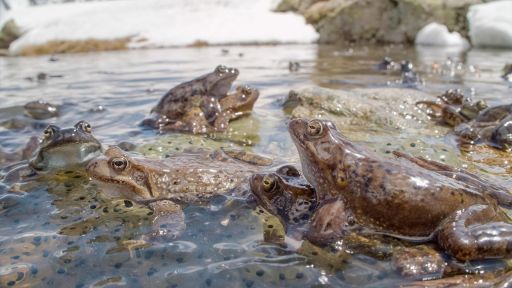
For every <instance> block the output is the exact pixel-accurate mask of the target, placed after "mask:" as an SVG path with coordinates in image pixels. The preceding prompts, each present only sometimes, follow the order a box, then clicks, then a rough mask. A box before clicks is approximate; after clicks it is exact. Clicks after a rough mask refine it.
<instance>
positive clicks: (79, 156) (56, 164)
mask: <svg viewBox="0 0 512 288" xmlns="http://www.w3.org/2000/svg"><path fill="white" fill-rule="evenodd" d="M101 151H102V145H101V143H100V142H99V141H98V139H96V137H94V135H93V134H92V126H91V124H89V123H88V122H86V121H83V120H82V121H78V122H77V123H76V124H75V125H74V126H73V127H72V128H64V129H61V128H60V127H59V126H57V125H48V127H47V128H46V129H45V130H44V131H43V137H42V140H41V143H40V144H39V147H38V149H37V150H36V152H35V156H34V157H33V158H32V159H31V160H30V161H29V166H30V167H31V168H33V169H35V170H37V171H47V170H51V169H58V168H62V167H68V166H73V165H85V164H86V163H87V162H88V161H90V160H91V159H93V158H95V157H97V156H99V155H100V154H101Z"/></svg>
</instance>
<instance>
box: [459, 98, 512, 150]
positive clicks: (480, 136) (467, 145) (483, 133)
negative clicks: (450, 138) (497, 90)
mask: <svg viewBox="0 0 512 288" xmlns="http://www.w3.org/2000/svg"><path fill="white" fill-rule="evenodd" d="M511 121H512V104H506V105H499V106H494V107H490V108H488V109H486V110H484V111H483V112H482V113H480V115H478V117H476V118H475V119H474V120H473V121H471V122H469V123H464V124H461V125H459V126H458V127H456V128H455V134H456V135H457V136H458V137H459V142H460V144H461V146H462V147H463V149H465V150H471V147H472V146H474V145H478V144H485V145H487V146H490V147H494V148H497V149H500V150H503V151H509V150H510V148H511V145H512V122H511Z"/></svg>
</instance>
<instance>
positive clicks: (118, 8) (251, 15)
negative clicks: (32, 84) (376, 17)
mask: <svg viewBox="0 0 512 288" xmlns="http://www.w3.org/2000/svg"><path fill="white" fill-rule="evenodd" d="M275 3H276V1H275V0H258V1H252V0H172V1H165V0H145V1H137V0H123V1H100V2H77V3H66V4H55V5H42V6H30V7H20V8H19V9H13V10H11V11H10V12H9V14H7V15H6V17H4V18H3V19H2V21H3V22H5V21H7V20H8V19H11V18H13V19H14V20H15V21H16V23H17V24H18V25H19V26H20V27H21V28H22V29H23V30H25V31H26V32H27V33H25V34H24V35H23V36H22V37H21V38H19V39H18V40H16V41H15V42H13V43H12V44H11V47H10V48H9V49H10V52H11V53H13V54H16V52H17V51H20V50H21V49H23V48H24V47H27V46H30V45H34V44H44V43H46V42H47V41H51V40H85V39H90V38H95V39H115V38H122V37H127V36H131V37H133V38H132V42H131V44H130V47H133V48H138V47H166V46H184V45H190V44H192V43H193V42H195V41H197V40H201V41H206V42H208V43H209V44H231V43H255V42H259V43H261V42H279V43H295V42H297V43H310V42H313V41H315V40H316V39H317V38H318V34H317V33H316V32H315V31H314V29H313V27H311V26H310V25H307V24H306V23H305V21H304V19H303V18H302V17H301V16H300V15H295V14H292V13H274V12H272V11H271V9H272V8H273V7H274V5H275ZM1 25H2V23H0V26H1Z"/></svg>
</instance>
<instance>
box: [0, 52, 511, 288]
mask: <svg viewBox="0 0 512 288" xmlns="http://www.w3.org/2000/svg"><path fill="white" fill-rule="evenodd" d="M221 49H222V48H221V47H208V48H197V49H196V48H188V49H169V50H140V51H125V52H112V53H91V54H77V55H62V56H60V55H59V56H56V57H55V58H56V59H57V61H49V57H47V56H43V57H27V58H0V99H1V103H0V122H4V121H9V120H11V119H13V118H16V117H18V119H21V120H20V121H22V122H23V121H28V119H26V118H23V117H22V116H20V115H21V114H22V105H23V104H25V103H26V102H28V101H29V100H35V99H43V100H46V101H49V102H52V103H55V104H61V105H63V109H62V113H61V115H60V117H58V118H53V119H50V120H45V121H38V122H33V121H32V122H30V121H29V122H27V123H26V125H25V126H26V127H24V128H20V129H8V128H6V127H3V128H0V143H1V148H2V150H4V151H6V152H8V153H9V152H13V151H15V150H16V149H18V148H19V147H20V146H22V145H24V143H26V142H27V141H28V138H29V137H30V136H32V135H40V133H41V131H42V129H44V127H45V125H47V124H48V123H54V124H56V125H59V126H61V127H69V126H70V125H72V124H74V123H76V122H77V121H79V120H82V119H83V120H87V121H88V122H89V123H91V124H92V126H93V129H94V130H93V131H94V134H95V135H96V136H97V137H98V138H99V140H100V141H101V142H102V143H104V144H105V145H112V144H116V143H119V142H121V141H129V142H132V143H134V144H136V145H138V146H139V148H138V150H139V152H141V153H144V154H148V155H152V156H156V157H158V156H160V157H161V156H163V155H164V154H166V153H171V152H173V151H179V150H182V149H183V148H186V147H188V146H191V145H194V146H202V147H220V146H236V147H242V148H246V149H250V150H253V151H255V152H259V153H264V154H267V155H269V156H272V157H274V158H276V159H278V162H279V161H281V162H287V161H291V162H297V159H298V158H297V154H296V151H295V148H294V147H293V144H292V143H291V140H290V139H289V136H288V135H287V133H286V128H285V127H286V125H285V122H286V119H287V118H286V117H287V116H286V114H285V113H284V112H283V110H282V108H281V104H282V101H283V99H284V97H285V96H286V94H287V93H288V91H289V90H290V89H300V88H301V87H307V86H313V85H314V86H321V87H327V88H333V89H349V88H364V87H373V88H375V87H377V88H378V87H387V86H397V85H398V84H397V83H395V81H396V80H398V79H399V76H398V75H396V74H393V73H382V72H378V71H375V70H374V69H373V65H374V64H375V63H377V62H378V61H379V60H381V59H382V58H383V57H384V56H391V57H392V58H393V59H395V60H401V59H410V60H411V61H412V62H413V63H415V64H416V66H417V67H418V69H419V71H420V73H421V75H422V77H423V79H424V80H425V85H424V86H420V87H418V89H420V90H422V91H425V92H427V93H430V94H432V95H438V94H440V93H441V92H443V91H444V90H446V89H448V88H462V89H463V90H465V91H467V92H468V93H474V96H473V98H475V99H477V100H478V99H485V100H487V101H488V102H489V103H490V104H499V103H508V102H510V99H509V98H510V94H511V91H512V90H511V89H510V88H509V87H508V86H507V85H506V83H504V82H503V81H502V79H501V78H500V77H499V76H500V73H501V68H502V67H503V65H504V64H505V63H506V61H507V60H509V59H512V52H507V51H492V50H475V51H470V52H468V53H459V52H456V51H446V50H436V49H420V50H414V49H410V48H404V47H400V46H394V47H393V46H390V47H353V48H346V47H345V48H341V47H319V46H314V45H308V46H268V47H226V49H228V50H229V52H228V53H225V52H224V53H223V52H222V51H221ZM448 57H452V59H453V61H460V65H447V63H446V60H447V58H448ZM289 61H297V62H299V63H300V65H301V66H300V69H299V70H298V71H296V72H290V71H289V70H288V62H289ZM436 63H437V64H436ZM218 64H225V65H228V66H233V67H237V68H238V69H239V70H240V71H241V74H240V76H239V78H238V80H237V81H236V83H235V84H248V85H250V86H254V87H257V88H258V89H260V91H261V96H260V99H259V100H258V102H257V103H256V107H255V110H254V112H253V114H252V116H251V117H248V118H244V119H241V120H239V121H238V122H237V123H233V124H234V125H233V129H232V131H230V133H228V134H226V135H216V137H214V139H211V138H205V137H192V136H184V135H179V134H169V135H157V134H156V133H154V132H153V131H147V130H142V129H141V128H140V127H138V126H137V124H138V123H139V122H140V121H141V120H142V119H143V118H144V117H145V116H147V114H148V112H149V110H150V109H151V107H152V106H153V105H154V104H155V103H156V102H157V100H158V99H159V98H160V97H161V95H162V94H163V93H165V91H166V90H168V89H169V88H170V87H172V86H174V85H176V84H178V83H180V82H183V81H187V80H189V79H191V78H193V77H195V76H198V75H201V74H204V73H205V72H208V71H210V70H212V69H213V68H214V67H215V66H216V65H218ZM40 72H44V73H46V74H47V75H48V76H47V77H46V80H43V81H38V80H37V74H38V73H40ZM361 100H362V101H364V99H361ZM20 117H21V118H20ZM4 126H6V125H4ZM364 129H365V127H361V130H362V131H364ZM390 138H391V139H392V137H390V136H389V135H378V134H377V135H371V137H369V138H368V139H367V140H366V141H367V144H368V145H370V146H373V147H377V148H378V147H380V146H385V145H387V143H389V141H390ZM420 140H422V139H420ZM403 141H405V142H404V143H400V144H402V145H408V142H407V141H409V140H403ZM425 141H426V142H427V143H431V142H432V141H434V142H438V143H444V142H447V141H449V140H446V139H445V138H443V137H438V138H436V139H435V140H432V139H425ZM392 144H396V143H392ZM23 185H25V187H26V191H27V193H24V194H12V193H7V186H6V185H4V184H2V185H1V186H0V287H4V286H15V287H16V286H18V287H30V286H40V287H54V286H56V287H59V286H60V287H103V286H109V287H112V286H129V287H141V286H146V287H147V286H155V287H156V286H163V287H270V286H288V287H299V286H302V287H304V286H310V285H315V284H316V285H322V284H326V285H333V286H360V285H364V286H374V287H382V286H395V285H397V284H398V283H401V282H405V281H408V280H406V279H403V278H402V277H400V276H399V275H397V274H396V273H395V272H394V271H393V270H392V269H390V267H389V264H390V263H389V261H388V260H386V259H379V258H374V257H370V256H368V255H358V254H353V255H350V254H349V255H344V256H339V257H338V258H335V259H332V257H330V256H329V255H325V257H324V256H321V257H319V256H318V255H317V256H316V257H313V256H312V255H316V254H311V253H308V252H305V253H296V252H294V248H293V247H292V246H293V244H292V242H291V241H289V245H288V246H287V247H282V246H278V245H272V244H268V243H265V242H263V241H262V240H263V229H262V227H263V226H264V225H263V224H262V222H261V216H259V215H258V214H257V213H255V210H254V207H252V206H251V205H250V204H247V203H231V202H229V201H227V200H226V199H224V198H222V197H220V198H219V199H214V200H213V201H212V202H211V203H210V204H209V205H205V206H198V205H188V206H186V207H184V209H185V214H186V222H187V226H188V227H189V228H188V229H187V232H186V233H185V235H183V236H182V237H181V238H179V239H178V240H176V241H172V242H169V243H159V244H153V245H150V244H148V243H144V242H143V241H141V235H143V234H144V233H145V232H147V230H148V229H149V227H150V222H151V215H150V214H151V213H150V210H148V209H147V208H145V207H143V206H139V205H137V204H135V203H131V202H127V201H124V200H123V199H109V198H106V197H105V196H103V193H102V192H101V191H100V190H99V189H98V188H97V187H96V186H94V185H92V184H91V183H89V181H88V178H87V177H86V176H85V175H83V172H82V171H60V172H58V173H57V174H56V175H48V176H45V177H42V178H40V179H38V180H35V181H29V182H28V183H23ZM265 225H267V226H268V225H269V224H265ZM319 259H321V260H319ZM322 259H323V260H322ZM325 259H329V261H327V260H325ZM326 262H329V265H322V263H324V264H325V263H326ZM489 265H491V264H489ZM492 265H500V264H499V263H498V264H496V263H493V264H492ZM333 267H334V269H333Z"/></svg>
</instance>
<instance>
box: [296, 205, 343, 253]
mask: <svg viewBox="0 0 512 288" xmlns="http://www.w3.org/2000/svg"><path fill="white" fill-rule="evenodd" d="M348 218H349V217H348V215H347V211H346V210H345V205H344V203H343V201H341V200H337V201H333V202H330V203H327V204H325V205H323V206H322V207H321V208H319V209H318V210H317V211H316V212H315V214H314V215H313V218H312V220H311V224H310V227H309V230H308V231H307V233H306V235H305V238H306V239H307V240H309V241H310V242H311V243H313V244H315V245H319V246H325V245H328V244H331V243H333V242H335V241H337V240H339V239H341V238H343V236H344V235H345V234H346V232H347V229H346V228H347V226H348Z"/></svg>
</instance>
